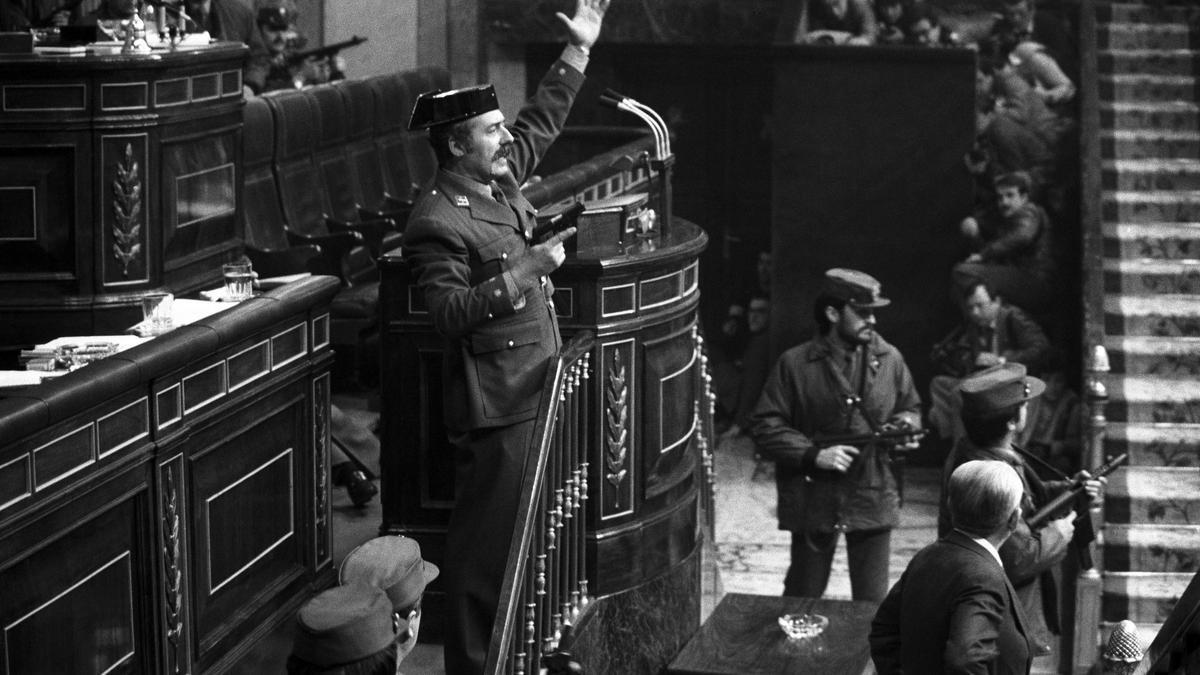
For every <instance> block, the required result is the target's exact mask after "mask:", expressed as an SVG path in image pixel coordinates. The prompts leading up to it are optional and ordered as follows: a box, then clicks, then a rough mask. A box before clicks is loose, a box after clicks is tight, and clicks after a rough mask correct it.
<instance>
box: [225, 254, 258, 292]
mask: <svg viewBox="0 0 1200 675" xmlns="http://www.w3.org/2000/svg"><path fill="white" fill-rule="evenodd" d="M221 275H222V276H223V277H224V278H225V299H227V300H230V301H233V302H241V301H242V300H245V299H247V298H249V297H251V296H253V295H254V270H253V269H251V267H250V263H249V262H233V263H225V264H224V265H221Z"/></svg>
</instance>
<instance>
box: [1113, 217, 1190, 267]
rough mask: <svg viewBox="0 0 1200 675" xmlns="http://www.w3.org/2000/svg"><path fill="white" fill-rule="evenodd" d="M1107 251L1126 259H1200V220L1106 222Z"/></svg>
mask: <svg viewBox="0 0 1200 675" xmlns="http://www.w3.org/2000/svg"><path fill="white" fill-rule="evenodd" d="M1104 255H1105V257H1107V258H1121V259H1125V260H1183V261H1186V260H1200V223H1105V224H1104Z"/></svg>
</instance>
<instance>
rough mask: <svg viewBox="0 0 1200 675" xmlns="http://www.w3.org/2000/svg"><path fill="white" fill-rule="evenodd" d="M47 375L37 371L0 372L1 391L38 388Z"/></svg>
mask: <svg viewBox="0 0 1200 675" xmlns="http://www.w3.org/2000/svg"><path fill="white" fill-rule="evenodd" d="M46 374H48V373H47V372H38V371H36V370H0V390H4V389H19V388H22V387H36V386H37V385H39V384H41V383H42V375H46Z"/></svg>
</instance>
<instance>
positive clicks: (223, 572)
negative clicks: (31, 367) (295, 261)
mask: <svg viewBox="0 0 1200 675" xmlns="http://www.w3.org/2000/svg"><path fill="white" fill-rule="evenodd" d="M338 288H339V284H338V281H337V280H336V279H334V278H332V277H311V278H308V279H304V280H301V281H298V282H295V283H292V284H289V285H287V286H283V287H281V288H278V289H276V290H273V291H270V292H269V293H266V294H264V295H261V296H258V297H255V298H252V299H250V300H247V301H244V302H242V303H239V304H237V305H231V306H230V308H229V309H227V310H225V311H224V312H221V313H219V314H215V315H213V316H211V317H209V318H208V319H206V320H203V321H201V322H198V323H194V324H191V325H188V326H183V327H180V328H177V329H175V330H174V331H172V332H170V333H167V334H166V335H163V336H160V337H158V338H155V339H153V340H151V341H149V342H147V343H145V344H142V345H140V346H138V347H134V348H132V349H129V350H127V351H124V352H120V353H118V354H116V355H113V356H110V357H108V358H107V359H104V360H103V361H98V362H95V363H93V364H91V365H88V366H86V367H84V368H81V369H80V370H77V371H75V372H72V373H69V374H67V375H63V376H61V377H58V378H56V379H54V380H50V381H48V382H46V383H43V384H42V385H39V386H37V387H30V388H28V389H25V390H20V391H15V392H12V393H7V394H6V395H5V396H4V397H2V398H0V674H3V675H8V674H16V673H107V672H124V673H147V674H155V673H176V672H178V673H203V672H221V671H223V670H224V669H226V668H228V667H229V666H230V665H231V664H233V663H234V662H235V661H236V660H237V658H238V657H240V656H242V655H243V654H244V653H245V652H246V650H247V649H249V648H250V647H251V645H252V644H253V643H254V641H255V640H256V639H257V638H260V637H262V636H263V635H265V634H266V633H267V632H268V631H270V630H272V629H273V628H274V627H275V626H276V625H278V624H279V623H280V622H281V621H286V620H289V619H290V617H291V616H292V613H293V611H294V610H295V608H296V606H297V605H298V603H299V602H300V601H301V600H302V599H303V598H304V597H307V595H308V594H309V593H310V592H311V591H312V590H313V589H314V588H317V587H321V586H324V585H328V584H329V583H331V582H332V577H333V566H332V559H331V556H332V554H331V540H330V529H329V524H330V514H329V499H328V494H329V457H328V448H329V397H330V390H329V386H330V375H329V368H330V365H331V363H332V361H333V354H332V350H331V348H330V342H329V302H330V300H331V298H332V297H333V295H334V294H335V293H336V292H337V290H338Z"/></svg>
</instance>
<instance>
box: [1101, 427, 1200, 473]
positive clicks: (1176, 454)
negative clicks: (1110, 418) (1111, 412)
mask: <svg viewBox="0 0 1200 675" xmlns="http://www.w3.org/2000/svg"><path fill="white" fill-rule="evenodd" d="M1104 452H1105V453H1106V454H1107V455H1109V456H1113V457H1115V456H1117V455H1119V454H1121V453H1122V452H1127V453H1129V463H1130V464H1133V465H1136V466H1192V467H1197V466H1200V425H1196V424H1134V423H1124V422H1112V423H1109V425H1108V427H1107V429H1106V434H1105V438H1104Z"/></svg>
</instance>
